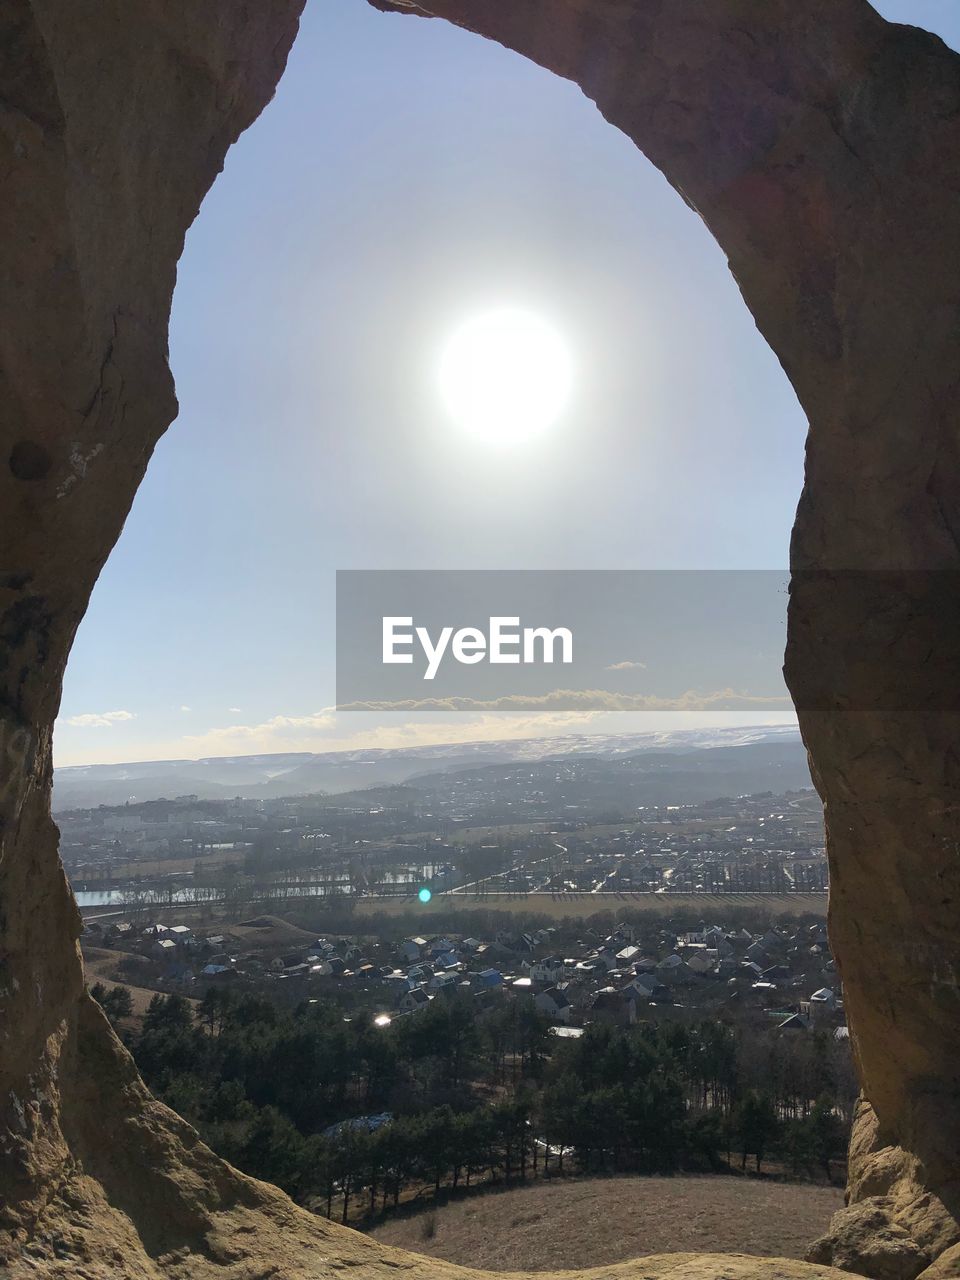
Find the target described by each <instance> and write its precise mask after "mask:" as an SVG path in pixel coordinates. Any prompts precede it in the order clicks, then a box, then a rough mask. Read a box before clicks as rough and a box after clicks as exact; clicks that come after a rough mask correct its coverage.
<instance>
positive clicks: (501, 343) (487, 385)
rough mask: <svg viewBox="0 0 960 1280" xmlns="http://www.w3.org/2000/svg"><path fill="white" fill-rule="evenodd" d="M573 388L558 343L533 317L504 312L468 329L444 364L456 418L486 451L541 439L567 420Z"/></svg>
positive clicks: (460, 332)
mask: <svg viewBox="0 0 960 1280" xmlns="http://www.w3.org/2000/svg"><path fill="white" fill-rule="evenodd" d="M572 380H573V370H572V366H571V361H570V353H569V351H568V350H567V346H566V344H565V343H564V341H563V339H562V338H561V337H560V335H559V334H558V333H557V332H556V330H554V329H553V328H551V326H550V325H549V324H547V323H546V321H544V320H542V319H541V318H540V317H539V316H538V315H536V314H534V313H533V312H529V311H521V310H519V309H516V308H512V307H510V308H508V307H503V308H500V309H499V310H496V311H488V312H485V313H484V314H483V315H478V316H475V317H474V318H473V319H472V320H468V321H466V323H465V324H463V325H461V326H460V328H459V329H457V330H456V332H455V333H454V334H453V336H452V337H451V338H450V339H449V340H448V342H447V345H446V347H445V348H444V351H443V355H442V357H441V360H440V393H441V395H442V397H443V401H444V404H445V405H446V407H447V410H448V411H449V413H450V415H451V417H452V418H453V419H454V420H455V421H456V422H457V423H458V424H459V425H460V426H461V427H463V428H464V429H465V430H466V431H469V432H470V433H471V435H475V436H477V437H478V438H479V439H480V440H483V441H484V442H485V443H487V444H492V445H498V446H503V445H511V444H515V443H519V442H520V441H523V440H527V439H529V438H530V437H531V436H535V435H538V434H539V433H540V432H541V431H543V430H545V429H546V428H547V427H549V426H552V425H553V423H554V422H555V421H556V420H557V418H558V417H559V416H560V414H561V413H562V411H563V409H564V407H565V405H566V403H567V401H568V399H569V397H570V388H571V383H572Z"/></svg>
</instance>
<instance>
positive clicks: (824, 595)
mask: <svg viewBox="0 0 960 1280" xmlns="http://www.w3.org/2000/svg"><path fill="white" fill-rule="evenodd" d="M301 3H302V0H260V3H258V4H249V5H242V4H238V3H235V2H234V0H205V3H204V4H202V5H198V4H196V3H192V2H191V0H145V2H144V3H143V4H138V5H136V6H132V5H130V4H129V3H124V0H31V2H29V3H28V2H27V0H10V2H9V3H8V4H7V5H6V7H5V11H4V14H3V16H2V17H0V37H2V38H0V172H2V173H3V175H4V176H3V182H4V199H3V200H2V201H0V278H2V282H3V288H2V290H0V308H2V314H0V432H2V440H0V444H2V456H3V457H5V458H6V459H7V460H8V465H7V466H5V467H0V545H2V547H3V550H4V556H3V564H2V566H0V1228H2V1231H3V1235H2V1236H0V1258H2V1259H3V1260H5V1261H7V1262H8V1263H9V1265H10V1266H11V1267H12V1273H13V1274H14V1275H16V1276H19V1275H30V1276H37V1275H43V1276H56V1275H62V1276H71V1277H77V1276H86V1277H100V1276H144V1277H156V1276H167V1277H169V1276H175V1277H179V1276H191V1277H205V1276H226V1275H229V1276H236V1277H238V1278H239V1277H241V1276H243V1277H252V1276H261V1275H263V1276H265V1275H283V1276H285V1277H299V1276H303V1277H307V1276H319V1275H323V1274H328V1273H329V1271H330V1270H331V1269H340V1268H343V1267H345V1266H362V1267H365V1268H367V1269H368V1270H369V1271H370V1272H371V1273H372V1272H374V1271H384V1270H386V1269H387V1268H390V1269H395V1268H397V1267H402V1268H404V1269H408V1270H410V1271H412V1272H416V1273H418V1274H422V1275H425V1276H426V1275H440V1274H447V1273H449V1274H450V1275H451V1276H452V1275H454V1274H455V1273H458V1269H457V1268H454V1267H448V1266H445V1265H444V1264H441V1263H438V1262H427V1261H425V1260H420V1259H417V1258H414V1257H412V1256H410V1255H404V1254H399V1253H395V1252H392V1251H389V1250H384V1249H381V1248H379V1247H377V1246H376V1245H374V1244H373V1243H372V1242H371V1241H369V1240H366V1239H365V1238H363V1237H359V1236H357V1235H355V1234H354V1233H351V1232H346V1231H343V1230H340V1229H337V1228H334V1227H332V1226H330V1225H329V1224H327V1223H325V1222H324V1221H322V1220H320V1219H317V1218H313V1217H311V1216H310V1215H308V1214H306V1213H304V1212H303V1211H301V1210H299V1209H297V1208H295V1207H294V1206H293V1205H292V1204H291V1203H290V1201H289V1200H287V1199H286V1198H285V1197H284V1196H283V1195H281V1194H280V1193H279V1192H277V1191H276V1190H274V1189H273V1188H269V1187H266V1186H264V1185H263V1184H259V1183H256V1182H254V1181H252V1180H251V1179H249V1178H246V1177H244V1176H243V1175H241V1174H239V1173H237V1172H236V1171H235V1170H233V1169H231V1168H230V1167H229V1166H227V1165H226V1164H224V1163H223V1162H222V1161H220V1160H219V1159H217V1158H216V1157H215V1156H214V1155H213V1154H212V1153H211V1152H210V1151H209V1150H208V1149H207V1148H206V1147H204V1146H203V1144H202V1143H200V1142H199V1140H198V1139H197V1137H196V1135H195V1134H194V1132H193V1131H192V1130H191V1129H190V1127H189V1126H187V1125H186V1124H184V1122H183V1121H181V1120H179V1119H178V1118H177V1117H175V1116H174V1115H173V1114H172V1113H171V1112H170V1111H168V1110H167V1109H166V1108H165V1107H163V1106H161V1105H160V1104H159V1103H157V1102H155V1101H154V1100H153V1099H152V1098H151V1097H150V1096H149V1094H148V1092H147V1091H146V1089H145V1088H144V1086H143V1085H142V1083H141V1082H140V1081H139V1079H138V1077H137V1075H136V1071H135V1069H134V1067H133V1064H132V1063H131V1061H130V1059H129V1057H128V1056H127V1055H126V1053H125V1051H124V1050H123V1049H122V1047H121V1046H120V1045H119V1043H118V1042H117V1041H116V1039H115V1037H114V1036H113V1034H112V1032H111V1031H110V1029H109V1027H108V1025H107V1023H106V1021H105V1019H104V1018H103V1017H102V1016H101V1015H100V1014H99V1012H98V1011H97V1010H96V1009H95V1008H94V1007H93V1005H92V1003H91V1001H90V1000H89V999H88V998H87V997H86V996H84V994H83V977H82V969H81V963H80V957H79V951H78V946H77V937H78V933H79V917H78V913H77V910H76V907H75V905H74V903H73V899H72V897H71V895H70V892H69V888H68V886H67V884H66V881H65V878H64V875H63V871H62V868H61V866H60V862H59V858H58V854H57V831H56V828H55V826H54V824H53V822H52V820H51V817H50V785H51V775H52V768H51V754H50V743H51V732H52V725H53V721H54V718H55V715H56V712H57V707H58V703H59V698H60V687H61V680H62V675H63V669H64V665H65V662H66V659H67V654H68V652H69V648H70V644H71V641H72V638H73V634H74V632H75V630H76V627H77V625H78V623H79V620H80V618H81V617H82V615H83V612H84V610H85V608H86V605H87V601H88V599H89V595H90V591H91V590H92V587H93V584H94V582H95V580H96V577H97V575H98V573H99V571H100V569H101V567H102V565H103V563H104V560H105V558H106V556H107V555H108V553H109V551H110V549H111V547H112V546H113V544H114V542H115V541H116V539H117V537H118V536H119V533H120V530H121V528H122V525H123V521H124V519H125V517H126V514H127V511H128V510H129V507H130V503H131V502H132V499H133V496H134V493H135V491H136V488H137V485H138V483H139V481H140V479H141V478H142V475H143V472H144V469H145V467H146V465H147V462H148V460H149V457H150V454H151V451H152V449H153V447H154V445H155V443H156V441H157V439H158V438H159V436H160V435H161V434H162V432H163V431H164V430H165V429H166V427H167V426H168V424H169V422H170V421H171V420H172V418H173V416H174V414H175V412H176V401H175V398H174V394H173V387H172V381H171V378H170V373H169V369H168V367H167V322H168V317H169V310H170V301H171V296H172V291H173V286H174V281H175V273H176V263H177V261H178V259H179V256H180V253H181V250H182V247H183V240H184V235H185V233H186V230H187V228H188V227H189V225H190V222H191V221H192V219H193V218H194V216H195V215H196V212H197V209H198V207H199V204H200V201H201V199H202V198H203V195H204V194H205V192H206V190H207V189H208V187H209V185H210V183H211V182H212V181H213V179H214V177H215V176H216V174H217V172H218V171H219V169H220V167H221V165H222V162H223V157H224V154H225V152H226V149H227V148H228V146H229V145H230V144H231V143H232V142H233V141H234V140H235V139H236V137H237V136H238V135H239V133H240V132H241V131H242V130H243V129H244V128H245V127H246V126H247V125H248V124H250V122H251V121H252V120H253V119H254V118H255V117H256V115H257V114H258V113H259V111H260V110H261V109H262V108H263V106H264V105H265V103H266V102H267V101H268V100H269V97H270V96H271V94H272V92H273V89H274V86H275V84H276V82H277V80H278V78H279V76H280V73H281V71H282V69H283V64H284V61H285V58H286V54H287V52H288V50H289V47H290V44H291V42H292V40H293V37H294V33H295V29H296V22H297V17H298V13H299V9H300V7H301ZM377 7H378V8H381V9H386V10H396V11H398V12H402V13H404V14H406V15H408V16H416V15H420V16H425V15H426V12H427V11H429V13H430V14H431V15H435V16H437V17H440V18H446V19H448V20H450V21H453V22H456V23H459V24H460V25H462V26H465V27H469V28H470V29H472V30H474V31H476V32H478V33H479V34H481V35H485V36H489V37H491V38H493V39H496V40H499V41H500V42H501V43H502V44H505V45H507V46H508V47H510V48H512V49H515V50H516V51H518V52H519V53H521V54H523V55H525V56H527V57H529V58H531V59H533V60H534V61H536V62H538V63H540V64H541V65H543V66H544V67H547V68H548V69H550V70H552V71H554V72H556V73H557V74H559V75H561V76H565V77H567V78H569V79H572V80H575V81H577V82H578V83H579V84H580V85H581V86H582V88H583V90H584V92H585V93H586V94H587V95H588V97H590V98H592V99H593V100H594V101H595V102H596V104H597V106H598V107H599V108H600V110H601V111H602V113H603V114H604V116H605V117H606V118H607V119H608V120H609V121H610V122H611V123H612V124H613V125H615V126H616V127H618V128H619V129H621V130H622V131H623V132H624V133H626V134H627V135H628V136H629V137H630V138H632V139H633V140H634V141H635V142H636V143H637V145H638V146H639V147H640V148H641V149H642V150H643V151H644V152H645V153H646V154H647V156H648V157H649V158H650V159H651V160H652V161H653V162H654V164H656V165H657V166H658V167H659V168H660V169H661V170H662V171H663V173H664V174H665V175H666V177H667V178H668V180H669V181H670V182H671V183H672V184H673V186H674V187H675V188H676V189H677V191H678V192H679V193H680V194H681V196H682V197H683V199H684V200H685V201H686V202H687V204H688V205H690V206H691V207H693V208H694V209H695V210H697V212H698V213H699V215H700V216H701V218H702V219H703V221H704V223H705V224H706V226H707V227H708V228H709V230H710V231H711V233H712V234H713V235H714V236H715V238H716V239H717V240H718V242H719V243H720V245H721V246H722V248H723V250H724V252H725V253H726V255H727V257H728V259H729V263H730V267H731V270H732V272H733V275H734V277H735V279H736V281H737V284H738V285H739V287H740V290H741V292H742V294H743V296H744V299H745V301H746V303H747V305H748V306H749V308H750V310H751V312H752V313H753V315H754V317H755V319H756V321H757V324H758V326H759V328H760V330H761V332H762V333H763V335H764V336H765V338H766V339H767V341H768V342H769V343H770V345H771V347H772V348H773V350H774V351H775V352H776V354H777V356H778V358H779V359H780V361H781V363H782V365H783V367H784V369H785V371H786V373H787V375H788V376H789V378H790V380H791V382H792V383H793V386H794V387H795V389H796V391H797V394H798V396H799V398H800V401H801V403H802V405H803V407H804V409H805V411H806V413H807V415H808V418H809V421H810V434H809V439H808V446H807V460H806V483H805V486H804V491H803V496H802V499H801V502H800V508H799V511H798V515H797V523H796V527H795V530H794V538H793V546H792V560H793V569H794V583H793V588H792V596H791V604H790V620H789V637H788V646H787V660H786V672H787V677H788V682H789V685H790V688H791V692H792V693H793V695H794V698H795V700H796V702H797V706H798V711H799V714H800V720H801V727H802V731H803V734H804V737H805V740H806V743H807V746H808V748H809V750H810V753H811V758H812V764H813V769H814V776H815V778H816V781H817V786H818V789H819V790H820V793H821V795H822V796H823V799H824V803H825V807H826V817H827V831H828V850H829V856H830V862H831V874H832V883H833V889H832V896H831V932H832V940H833V946H834V950H835V953H836V955H837V959H838V962H839V965H840V967H841V971H842V975H843V980H844V986H845V994H846V1001H847V1008H848V1011H849V1015H850V1022H851V1032H852V1037H853V1042H854V1048H855V1052H856V1055H857V1060H858V1064H859V1069H860V1073H861V1079H862V1083H863V1087H864V1094H865V1097H866V1098H867V1099H869V1105H868V1104H866V1103H865V1104H864V1106H863V1108H862V1111H861V1114H860V1117H859V1118H858V1121H857V1126H856V1130H855V1134H854V1143H853V1148H852V1153H851V1184H850V1200H851V1206H850V1208H848V1210H846V1211H845V1212H844V1215H841V1217H840V1218H839V1219H838V1220H837V1222H836V1223H835V1224H834V1228H833V1229H832V1232H831V1234H830V1235H829V1236H828V1237H826V1238H825V1239H824V1241H822V1242H819V1243H818V1245H817V1246H816V1253H817V1257H818V1259H822V1260H823V1262H827V1261H830V1260H835V1261H837V1262H840V1263H841V1264H842V1265H844V1266H845V1267H852V1268H855V1269H859V1270H861V1271H862V1272H864V1273H865V1274H869V1275H875V1276H877V1277H883V1278H884V1280H886V1278H887V1277H891V1278H892V1280H913V1277H915V1276H917V1275H918V1274H923V1275H924V1277H925V1280H941V1278H942V1277H946V1276H948V1275H953V1274H956V1273H957V1263H958V1256H957V1255H958V1251H960V1230H958V1226H957V1217H956V1210H957V1196H956V1192H957V1188H958V1187H960V1066H958V1062H960V1059H958V1055H957V1053H956V1046H957V1040H958V1037H957V1031H958V1027H960V987H958V975H960V940H958V938H957V934H956V928H955V921H956V904H957V903H958V902H960V857H958V853H957V850H958V849H960V828H958V821H957V814H958V813H960V792H958V788H960V778H958V770H957V767H956V746H955V743H956V741H957V737H958V734H957V730H958V727H960V726H958V719H960V717H958V711H957V708H956V707H955V706H954V705H953V700H954V698H955V697H956V693H955V689H956V685H957V670H958V665H957V662H956V658H957V656H958V655H957V654H956V652H955V648H956V646H957V644H958V641H957V640H956V638H955V629H952V628H951V627H950V625H949V624H948V623H945V622H944V618H943V612H942V606H943V602H944V599H945V598H947V597H948V596H949V594H950V593H949V592H945V591H944V586H943V584H944V582H945V581H946V582H948V584H949V582H950V579H951V578H952V577H953V575H955V574H956V573H957V571H958V570H960V554H958V542H957V536H956V530H957V529H958V528H960V518H958V516H957V511H956V507H957V498H958V495H960V471H958V462H960V458H958V450H957V443H956V426H957V416H958V415H957V409H958V403H957V402H958V378H957V368H958V354H960V352H958V346H960V322H958V300H960V237H958V236H957V235H956V227H957V225H958V213H960V208H958V205H960V145H958V143H960V59H958V58H957V57H956V55H954V54H953V53H951V52H950V51H949V50H948V49H947V48H946V46H944V44H943V43H942V42H941V41H940V40H938V39H937V38H936V37H934V36H932V35H929V34H927V33H925V32H920V31H917V30H914V29H912V28H907V27H898V26H894V25H891V24H889V23H886V22H885V21H883V20H882V19H881V18H880V17H879V16H878V15H877V14H876V12H875V11H874V10H873V9H872V8H871V7H870V5H869V4H868V3H867V2H866V0H669V3H668V2H667V0H511V2H510V3H506V2H505V0H419V2H418V3H417V4H409V3H404V4H402V5H401V4H400V3H399V0H397V2H396V3H388V0H378V2H377ZM385 20H386V19H385ZM118 104H120V106H119V107H118ZM771 429H772V430H775V429H776V424H771ZM951 1268H953V1270H951ZM630 1271H631V1268H630V1267H628V1266H623V1265H620V1266H618V1267H616V1268H611V1269H609V1272H608V1274H610V1275H611V1276H612V1275H613V1274H614V1273H615V1274H616V1275H618V1276H623V1275H625V1274H627V1273H629V1272H630ZM667 1273H669V1275H670V1276H671V1277H672V1280H715V1277H717V1276H718V1275H720V1274H722V1275H723V1276H725V1277H729V1278H730V1280H761V1278H764V1280H766V1278H769V1280H774V1278H775V1277H779V1280H785V1278H788V1277H797V1278H798V1280H799V1277H801V1276H806V1277H812V1276H820V1277H826V1276H828V1275H832V1274H835V1273H832V1272H831V1271H830V1270H829V1268H826V1267H825V1266H822V1265H818V1266H810V1267H805V1266H804V1265H803V1264H795V1263H787V1262H782V1261H780V1262H778V1261H763V1260H760V1259H753V1260H748V1259H746V1260H745V1259H741V1260H737V1259H731V1258H726V1259H722V1260H718V1259H715V1258H714V1259H711V1258H709V1257H702V1258H696V1257H690V1256H687V1255H675V1256H673V1257H671V1258H665V1259H659V1260H658V1259H646V1260H644V1261H643V1263H642V1264H636V1267H635V1268H634V1269H633V1274H636V1275H637V1276H640V1275H643V1276H647V1277H651V1278H653V1277H659V1276H665V1275H666V1274H667ZM598 1274H603V1273H598Z"/></svg>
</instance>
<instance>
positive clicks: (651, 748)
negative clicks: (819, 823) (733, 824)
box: [53, 725, 809, 812]
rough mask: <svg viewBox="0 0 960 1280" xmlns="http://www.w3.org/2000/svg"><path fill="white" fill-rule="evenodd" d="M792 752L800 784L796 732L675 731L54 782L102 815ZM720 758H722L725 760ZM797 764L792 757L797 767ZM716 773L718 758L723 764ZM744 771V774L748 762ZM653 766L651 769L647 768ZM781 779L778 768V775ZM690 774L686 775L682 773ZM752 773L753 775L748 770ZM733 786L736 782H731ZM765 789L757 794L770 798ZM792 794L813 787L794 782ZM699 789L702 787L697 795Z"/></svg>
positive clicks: (86, 774) (264, 759)
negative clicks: (597, 763)
mask: <svg viewBox="0 0 960 1280" xmlns="http://www.w3.org/2000/svg"><path fill="white" fill-rule="evenodd" d="M764 744H767V745H769V746H770V747H771V748H774V747H776V746H781V747H783V746H786V747H788V748H793V750H792V751H790V750H788V751H787V759H786V761H784V759H783V758H782V753H781V752H778V751H771V752H769V753H767V754H769V755H770V756H771V759H770V760H769V761H767V764H768V765H770V766H774V758H775V759H776V765H777V766H782V765H783V764H784V763H786V762H787V761H789V763H790V765H791V767H790V768H788V769H787V771H786V772H787V773H788V774H789V775H790V776H791V777H794V776H797V771H798V770H799V771H800V773H803V772H804V771H805V770H806V754H805V752H804V751H803V747H802V744H801V742H800V736H799V733H798V731H797V730H796V728H795V727H794V726H791V725H758V726H753V727H748V728H736V729H691V730H670V731H664V732H652V733H634V734H595V735H592V734H572V735H569V736H566V737H561V738H528V739H521V740H518V741H500V742H464V743H443V744H438V745H433V746H425V747H410V748H395V749H381V750H375V751H328V752H306V751H304V752H284V753H278V754H270V755H250V756H215V757H210V758H207V759H201V760H145V761H131V762H129V763H124V764H116V765H70V766H66V767H64V768H60V769H57V770H56V771H55V774H54V787H53V807H54V810H55V811H56V812H62V811H63V810H65V809H76V808H95V807H96V806H97V805H101V804H104V805H117V804H125V803H126V802H127V801H131V802H132V801H144V800H160V799H173V798H174V797H176V796H179V795H196V796H198V797H199V798H200V799H202V800H223V799H229V798H231V797H233V796H243V797H245V798H250V799H257V798H260V799H276V798H278V797H280V796H288V795H314V794H321V793H333V794H336V793H338V792H345V791H356V790H361V789H363V788H365V787H374V786H384V785H391V784H398V783H408V782H412V783H414V785H422V784H423V783H424V782H426V783H427V785H430V781H433V780H435V779H436V777H437V775H445V774H449V773H452V772H461V771H471V770H474V769H483V768H489V767H490V766H498V765H503V766H509V765H511V764H517V763H521V762H524V761H528V762H531V763H532V762H540V761H545V760H552V759H563V758H568V757H571V756H596V757H598V758H600V759H603V760H606V761H616V760H624V761H625V760H629V759H632V758H633V757H637V756H646V755H651V756H656V755H657V754H658V753H666V754H668V755H669V756H670V757H672V759H673V761H676V757H677V756H678V755H683V754H685V753H697V754H700V753H703V752H706V751H710V750H711V749H716V748H736V747H755V748H762V747H763V746H764ZM721 754H723V753H721ZM764 755H765V753H764V752H763V751H762V750H761V751H760V753H759V756H756V755H755V754H754V753H752V752H747V753H746V756H751V757H752V759H751V762H750V763H751V766H752V765H753V764H754V763H756V764H757V765H758V766H760V768H759V774H758V779H759V780H763V779H764V778H766V776H767V775H768V773H769V770H768V768H767V767H764V764H763V762H764ZM794 757H795V758H794ZM716 763H717V764H719V763H720V761H719V757H717V758H716ZM742 763H743V765H747V759H746V758H745V757H744V759H743V761H742ZM650 764H651V766H653V765H654V761H653V760H651V761H650ZM707 764H708V762H707V761H706V760H705V759H704V760H701V761H700V762H699V764H698V765H697V766H696V768H695V769H694V772H695V773H696V774H698V775H699V774H701V773H706V774H711V773H715V774H716V775H718V776H717V777H716V779H715V780H716V781H718V782H719V780H720V775H723V774H726V773H728V772H732V775H734V776H736V777H737V778H738V779H739V776H740V774H741V773H742V772H743V770H742V769H740V768H739V767H738V768H734V769H733V770H732V771H730V770H728V769H727V768H724V769H711V768H709V767H705V766H707ZM775 771H778V769H776V768H775ZM683 772H686V771H685V770H684V771H683ZM748 772H749V770H748ZM733 780H734V778H733V776H731V778H730V781H733ZM766 785H767V784H766V783H764V785H758V786H757V787H756V788H754V789H755V790H764V789H766ZM794 785H809V778H808V777H807V781H806V783H803V784H801V783H794ZM698 790H699V788H698Z"/></svg>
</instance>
